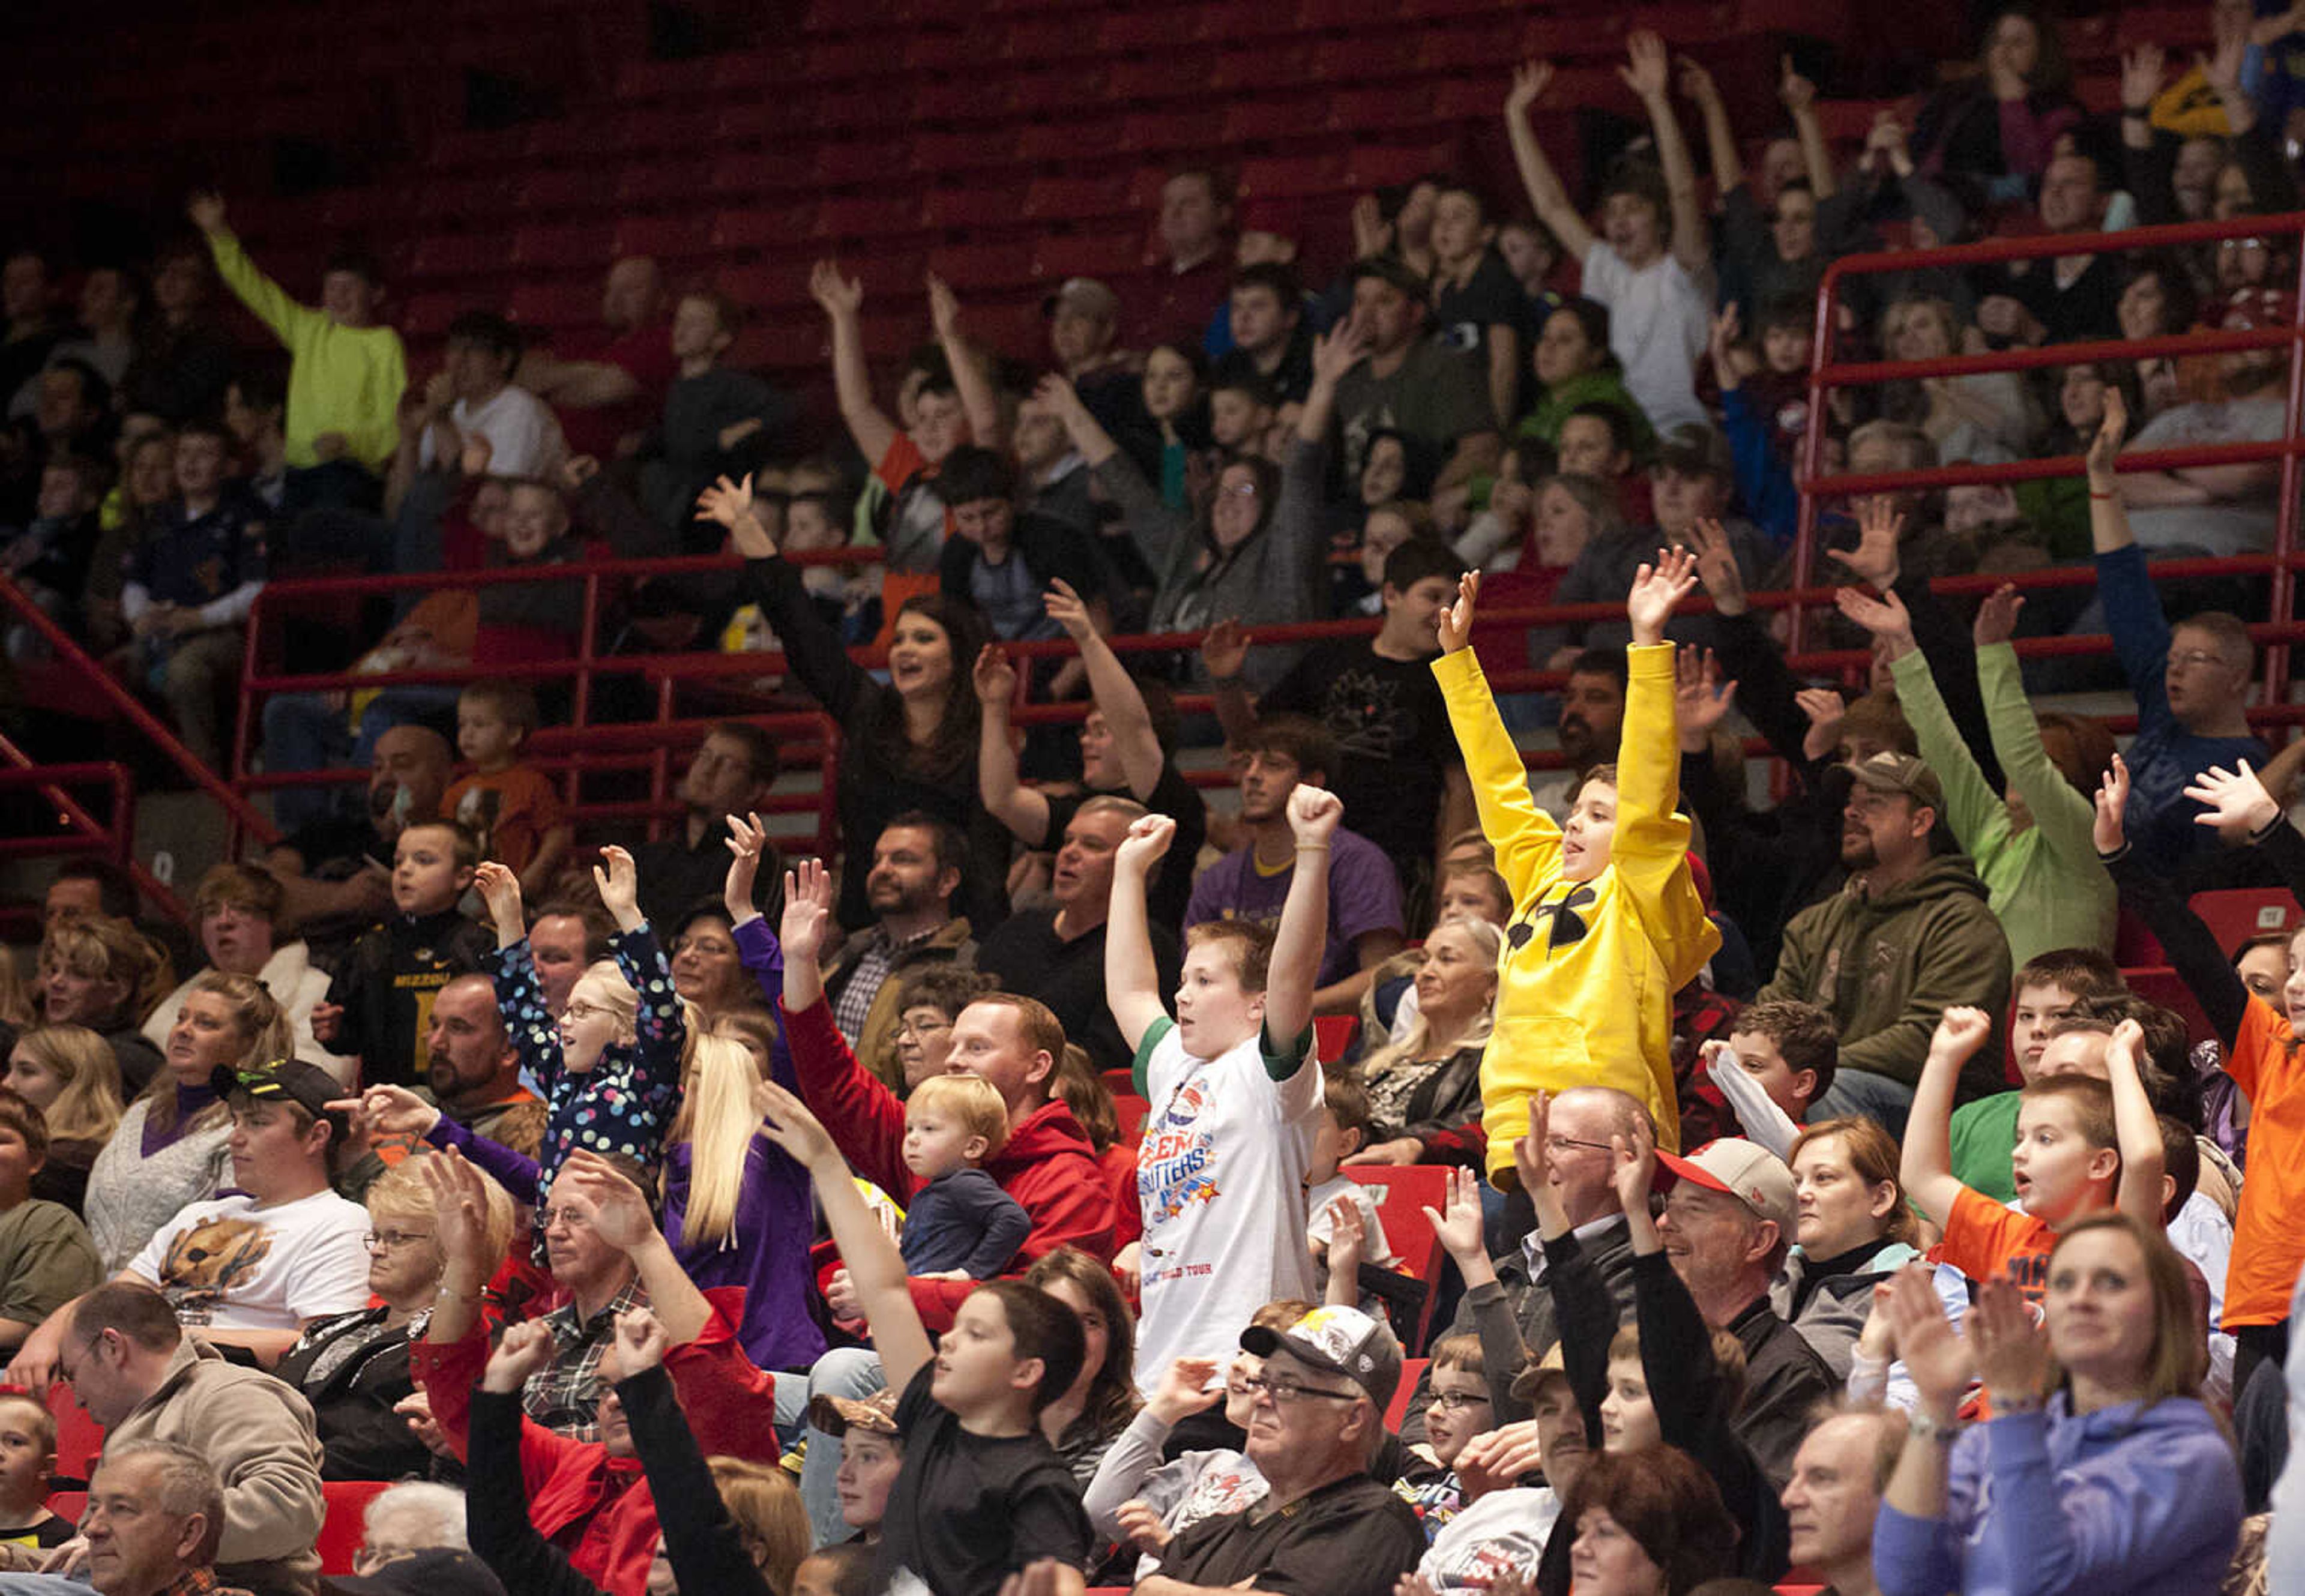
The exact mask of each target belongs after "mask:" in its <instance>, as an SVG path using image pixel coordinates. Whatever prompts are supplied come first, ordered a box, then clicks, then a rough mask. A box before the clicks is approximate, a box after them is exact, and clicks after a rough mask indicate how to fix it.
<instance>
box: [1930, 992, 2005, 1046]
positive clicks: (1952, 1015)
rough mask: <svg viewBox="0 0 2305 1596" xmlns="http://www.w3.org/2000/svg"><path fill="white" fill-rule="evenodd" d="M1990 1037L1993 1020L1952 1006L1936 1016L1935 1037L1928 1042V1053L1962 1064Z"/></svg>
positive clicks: (1961, 1006) (1980, 1011)
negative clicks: (1961, 1060)
mask: <svg viewBox="0 0 2305 1596" xmlns="http://www.w3.org/2000/svg"><path fill="white" fill-rule="evenodd" d="M1992 1034H1993V1020H1992V1018H1991V1016H1989V1015H1988V1014H1986V1012H1985V1011H1984V1010H1983V1009H1981V1008H1971V1007H1969V1006H1967V1005H1966V1004H1955V1005H1954V1006H1952V1007H1951V1008H1949V1009H1947V1010H1945V1011H1944V1013H1943V1014H1939V1015H1938V1016H1937V1028H1936V1031H1935V1034H1934V1035H1933V1036H1931V1037H1930V1038H1929V1051H1930V1052H1932V1053H1935V1054H1936V1055H1937V1056H1939V1057H1945V1058H1959V1059H1964V1060H1965V1059H1968V1058H1969V1057H1971V1056H1973V1055H1974V1054H1975V1053H1976V1052H1977V1050H1978V1048H1981V1047H1983V1046H1984V1045H1985V1039H1986V1037H1988V1036H1990V1035H1992Z"/></svg>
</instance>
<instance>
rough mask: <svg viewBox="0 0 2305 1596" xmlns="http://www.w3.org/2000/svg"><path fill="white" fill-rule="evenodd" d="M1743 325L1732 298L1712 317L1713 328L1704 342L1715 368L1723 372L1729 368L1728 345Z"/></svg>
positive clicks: (1735, 340)
mask: <svg viewBox="0 0 2305 1596" xmlns="http://www.w3.org/2000/svg"><path fill="white" fill-rule="evenodd" d="M1743 326H1744V323H1743V322H1742V321H1741V320H1740V319H1739V317H1738V315H1737V302H1736V301H1734V300H1731V301H1729V303H1727V304H1725V305H1723V306H1722V307H1721V314H1719V315H1718V316H1715V317H1714V318H1713V330H1712V331H1711V332H1710V333H1709V334H1708V335H1706V338H1705V344H1706V347H1708V348H1709V349H1710V350H1711V351H1712V352H1713V364H1714V368H1715V369H1718V370H1720V371H1722V372H1724V373H1725V372H1727V371H1728V370H1729V369H1730V366H1729V358H1730V346H1731V344H1735V343H1736V342H1737V334H1738V332H1739V329H1740V328H1741V327H1743ZM1724 380H1725V378H1724Z"/></svg>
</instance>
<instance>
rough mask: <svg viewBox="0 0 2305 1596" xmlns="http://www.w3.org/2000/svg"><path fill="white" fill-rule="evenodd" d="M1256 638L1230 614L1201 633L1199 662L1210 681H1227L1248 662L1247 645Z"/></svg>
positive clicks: (1236, 674)
mask: <svg viewBox="0 0 2305 1596" xmlns="http://www.w3.org/2000/svg"><path fill="white" fill-rule="evenodd" d="M1254 641H1256V640H1255V639H1254V638H1252V637H1250V636H1249V634H1248V631H1247V629H1246V627H1244V626H1243V625H1242V624H1240V623H1239V621H1238V620H1236V619H1235V618H1233V617H1232V616H1230V615H1228V616H1226V617H1225V618H1224V619H1223V620H1221V621H1219V622H1218V623H1217V624H1215V625H1213V626H1211V627H1210V628H1209V629H1208V630H1207V631H1206V632H1203V633H1201V664H1202V665H1203V666H1205V667H1206V668H1207V670H1208V673H1209V680H1211V681H1212V682H1229V681H1231V680H1232V679H1233V678H1234V677H1235V676H1238V675H1240V667H1241V666H1244V665H1246V664H1247V663H1248V645H1249V644H1250V643H1252V642H1254Z"/></svg>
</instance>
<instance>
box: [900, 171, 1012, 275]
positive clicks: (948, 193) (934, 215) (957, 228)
mask: <svg viewBox="0 0 2305 1596" xmlns="http://www.w3.org/2000/svg"><path fill="white" fill-rule="evenodd" d="M1026 192H1027V191H1026V186H1025V184H1024V183H1008V184H1003V185H1002V186H1000V187H998V188H966V189H936V190H932V191H930V193H929V195H928V197H927V198H926V199H924V200H922V201H921V221H922V223H923V225H926V226H928V227H930V228H932V229H935V230H936V231H938V232H942V233H966V232H969V231H971V230H973V229H976V228H986V227H1008V228H1013V227H1015V226H1016V224H1017V222H1018V221H1019V219H1020V218H1021V217H1022V216H1023V215H1024V211H1025V195H1026ZM1019 247H1021V248H1022V249H1024V250H1025V254H1026V257H1027V259H1028V260H1029V259H1030V256H1031V251H1032V246H1031V245H1030V244H1029V243H1027V244H1023V245H1021V246H1019Z"/></svg>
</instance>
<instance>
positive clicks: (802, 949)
mask: <svg viewBox="0 0 2305 1596" xmlns="http://www.w3.org/2000/svg"><path fill="white" fill-rule="evenodd" d="M831 918H832V872H831V871H829V870H826V869H825V868H824V862H823V861H821V860H818V859H804V860H802V861H801V862H800V863H799V865H798V866H797V867H796V868H795V869H793V870H787V871H786V872H785V913H784V920H783V921H782V923H780V924H779V925H778V927H777V941H778V944H780V945H781V946H782V947H783V948H784V950H785V962H786V963H787V964H791V963H793V962H794V961H795V960H804V961H806V962H808V963H810V964H813V963H815V962H816V957H817V955H818V954H819V953H820V952H821V950H822V949H823V947H824V927H825V922H826V921H829V920H830V919H831Z"/></svg>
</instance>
